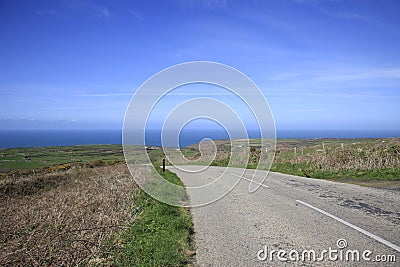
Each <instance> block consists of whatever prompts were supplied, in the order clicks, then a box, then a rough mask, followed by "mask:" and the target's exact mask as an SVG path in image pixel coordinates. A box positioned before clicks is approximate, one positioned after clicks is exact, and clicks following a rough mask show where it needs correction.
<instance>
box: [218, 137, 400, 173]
mask: <svg viewBox="0 0 400 267" xmlns="http://www.w3.org/2000/svg"><path fill="white" fill-rule="evenodd" d="M221 145H224V146H226V144H221ZM260 149H261V148H260V147H259V146H258V145H257V143H256V142H255V141H254V140H253V141H252V142H251V147H250V149H249V153H250V157H249V162H248V165H247V168H256V166H257V163H258V160H259V155H260ZM223 155H224V154H222V153H220V155H219V157H217V159H216V160H214V162H213V163H212V165H214V166H227V164H228V162H229V154H227V153H225V156H223ZM271 171H275V172H281V173H287V174H293V175H298V176H304V177H310V178H320V179H334V180H339V181H340V180H343V181H351V180H353V181H368V180H376V181H400V139H398V138H388V139H311V140H308V139H305V140H301V139H295V140H291V139H287V140H278V143H277V148H276V154H275V159H274V162H273V164H272V166H271Z"/></svg>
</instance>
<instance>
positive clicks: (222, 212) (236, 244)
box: [168, 166, 400, 266]
mask: <svg viewBox="0 0 400 267" xmlns="http://www.w3.org/2000/svg"><path fill="white" fill-rule="evenodd" d="M168 168H169V169H170V170H171V171H173V172H175V173H177V175H178V176H179V177H180V178H181V179H182V181H183V182H184V184H185V185H186V186H194V185H197V186H198V185H201V184H207V183H209V182H210V181H214V183H213V188H212V190H220V191H221V195H222V194H223V193H224V192H225V191H226V190H227V189H228V188H227V186H226V181H227V180H229V179H236V180H237V179H240V181H239V182H238V184H237V186H236V187H234V189H233V190H232V191H230V192H229V193H228V194H227V195H225V196H224V197H222V198H221V199H219V200H218V201H215V202H213V203H211V204H207V205H205V206H202V207H195V208H191V212H192V215H193V222H194V228H195V243H196V250H197V254H196V263H195V264H196V265H199V266H276V265H285V266H286V265H297V266H400V247H399V246H400V205H399V204H400V192H399V191H393V190H392V191H389V190H382V189H375V188H367V187H361V186H357V185H351V184H342V183H336V182H330V181H325V180H316V179H309V178H303V177H297V176H292V175H286V174H280V173H270V174H269V176H268V178H267V179H266V180H265V182H264V183H263V186H261V187H260V188H259V189H258V190H257V191H256V192H254V193H249V192H248V185H249V181H248V180H246V179H247V178H246V177H251V176H250V174H251V172H253V171H252V170H247V171H246V173H245V174H244V175H242V172H243V170H242V169H238V168H229V169H228V170H227V171H226V172H225V174H224V179H217V180H216V177H218V176H220V175H221V173H222V172H223V170H224V168H222V167H209V168H208V169H207V170H206V171H204V172H202V173H201V174H193V173H188V172H184V171H181V170H179V169H177V168H175V167H168ZM191 168H192V169H193V170H195V169H196V168H198V167H195V166H190V167H188V166H185V169H191ZM257 175H265V173H264V172H260V173H259V174H257ZM240 177H244V178H240ZM214 193H215V192H213V194H214ZM189 197H190V199H191V200H196V202H198V201H199V200H201V199H202V198H204V197H205V196H204V193H202V194H196V192H190V193H189ZM340 239H344V240H345V241H344V240H341V241H338V240H340ZM338 242H339V244H338ZM346 243H347V244H346ZM338 245H339V246H340V248H339V247H338ZM325 250H326V251H325ZM312 251H314V252H315V258H316V260H315V261H314V260H313V252H312ZM335 251H336V252H335ZM369 251H371V252H369ZM265 252H266V253H265ZM357 254H358V255H359V260H358V261H357V258H358V257H357ZM363 256H364V257H363ZM393 256H394V257H395V258H396V259H395V260H396V262H393V260H394V259H393ZM378 260H386V262H378ZM388 261H392V262H388Z"/></svg>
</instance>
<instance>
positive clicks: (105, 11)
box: [97, 7, 110, 19]
mask: <svg viewBox="0 0 400 267" xmlns="http://www.w3.org/2000/svg"><path fill="white" fill-rule="evenodd" d="M97 16H98V17H99V18H104V19H108V18H110V12H109V11H108V9H107V8H105V7H101V8H100V9H99V13H98V14H97Z"/></svg>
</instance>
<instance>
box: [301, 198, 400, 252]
mask: <svg viewBox="0 0 400 267" xmlns="http://www.w3.org/2000/svg"><path fill="white" fill-rule="evenodd" d="M296 202H298V203H300V204H303V205H305V206H307V207H309V208H311V209H313V210H316V211H318V212H320V213H322V214H324V215H326V216H328V217H331V218H332V219H334V220H336V221H338V222H341V223H343V224H344V225H347V226H349V227H351V228H353V229H354V230H356V231H358V232H360V233H363V234H364V235H367V236H369V237H371V238H373V239H375V240H376V241H378V242H380V243H382V244H384V245H386V246H388V247H391V248H392V249H394V250H397V251H398V252H400V247H399V246H397V245H395V244H393V243H391V242H389V241H387V240H385V239H383V238H381V237H379V236H377V235H374V234H372V233H370V232H368V231H367V230H364V229H362V228H360V227H358V226H356V225H354V224H351V223H349V222H347V221H345V220H343V219H340V218H339V217H336V216H335V215H332V214H330V213H329V212H326V211H324V210H321V209H319V208H317V207H314V206H313V205H311V204H308V203H306V202H303V201H301V200H296Z"/></svg>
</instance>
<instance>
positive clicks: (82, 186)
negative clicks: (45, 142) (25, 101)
mask: <svg viewBox="0 0 400 267" xmlns="http://www.w3.org/2000/svg"><path fill="white" fill-rule="evenodd" d="M138 172H140V170H138ZM0 188H1V195H0V221H1V226H0V265H2V266H18V265H19V266H21V265H24V266H25V265H30V266H76V265H81V264H83V265H86V264H89V263H91V262H94V263H99V262H107V259H100V257H101V252H102V251H104V250H105V249H106V246H107V240H108V239H109V238H110V237H111V236H112V235H113V234H114V233H115V232H116V231H118V230H119V229H120V228H125V227H127V226H129V225H130V223H131V222H132V221H133V220H134V219H135V218H134V217H133V215H132V214H133V213H132V208H133V200H134V192H138V190H137V189H138V188H137V185H136V183H135V182H134V180H133V179H132V177H131V175H130V173H129V171H128V170H127V168H126V166H125V165H123V164H118V165H110V166H102V167H97V168H85V167H80V168H72V169H69V170H66V171H63V172H60V171H58V172H54V173H41V174H36V175H35V174H32V175H30V176H25V177H23V178H21V180H18V178H17V179H15V177H14V178H9V179H5V180H2V181H1V183H0Z"/></svg>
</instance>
